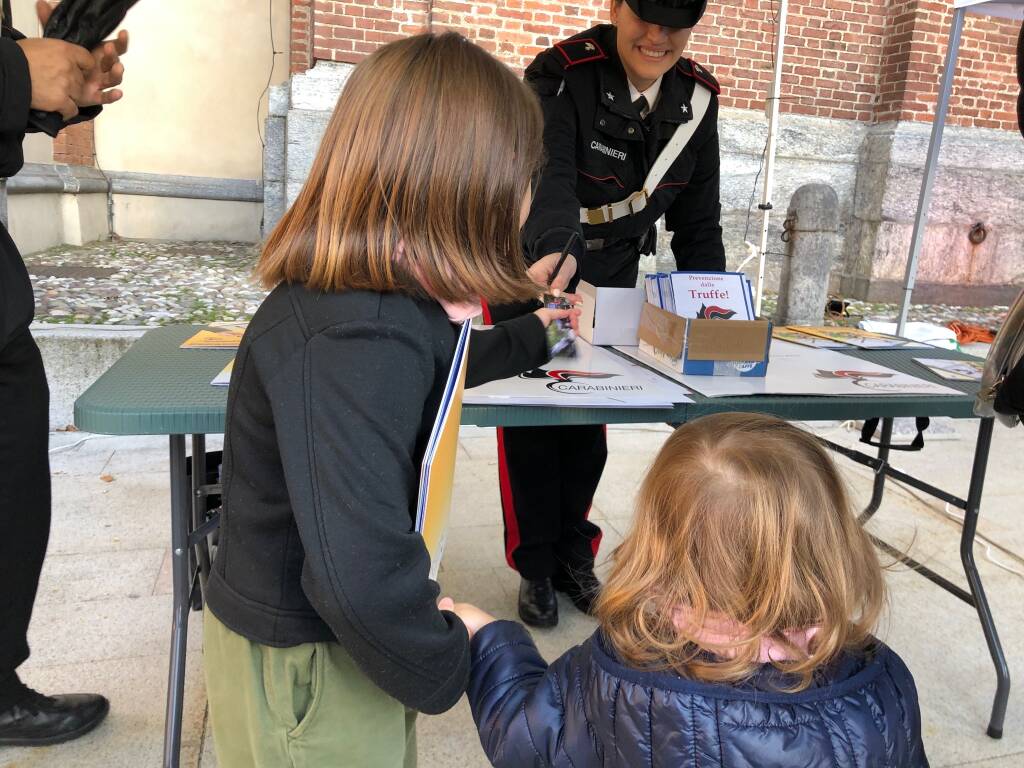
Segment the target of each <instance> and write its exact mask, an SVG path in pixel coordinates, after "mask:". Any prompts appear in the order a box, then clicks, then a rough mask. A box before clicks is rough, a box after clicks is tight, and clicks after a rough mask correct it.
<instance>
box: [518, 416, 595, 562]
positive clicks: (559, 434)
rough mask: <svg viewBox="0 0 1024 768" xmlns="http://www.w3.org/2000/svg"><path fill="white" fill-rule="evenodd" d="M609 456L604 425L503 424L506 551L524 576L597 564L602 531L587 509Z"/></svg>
mask: <svg viewBox="0 0 1024 768" xmlns="http://www.w3.org/2000/svg"><path fill="white" fill-rule="evenodd" d="M606 457H607V446H606V444H605V439H604V427H603V426H589V425H588V426H573V427H505V428H501V429H499V430H498V462H499V474H500V485H501V501H502V509H503V511H504V522H505V555H506V558H507V559H508V562H509V565H511V566H512V567H514V568H515V569H516V570H518V571H519V573H520V574H521V575H522V576H523V577H524V578H528V579H541V578H545V577H548V576H554V575H556V573H557V572H558V571H559V570H560V569H563V568H573V569H576V568H580V567H585V566H586V565H588V564H589V563H591V562H593V558H594V553H595V552H596V549H597V544H598V542H599V541H600V538H601V529H600V528H598V527H597V526H596V525H594V524H593V523H591V522H589V521H588V520H587V515H588V514H589V512H590V505H591V502H592V500H593V497H594V491H595V490H596V489H597V484H598V482H599V481H600V479H601V472H602V470H603V469H604V463H605V458H606Z"/></svg>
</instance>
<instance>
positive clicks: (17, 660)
mask: <svg viewBox="0 0 1024 768" xmlns="http://www.w3.org/2000/svg"><path fill="white" fill-rule="evenodd" d="M49 400H50V395H49V389H48V388H47V385H46V373H45V371H44V370H43V361H42V358H41V357H40V356H39V348H38V347H37V346H36V343H35V340H33V338H32V335H31V334H30V333H29V332H28V331H25V332H24V333H22V334H20V335H19V336H17V337H15V338H14V339H12V340H10V341H9V342H7V344H6V346H4V347H3V349H0V585H2V586H0V710H2V709H4V708H5V704H6V705H8V706H9V704H10V703H11V702H4V698H5V696H9V695H10V693H11V692H12V691H15V689H16V688H17V689H18V690H20V685H19V684H18V683H17V676H16V675H15V670H16V669H17V667H18V665H20V664H21V663H22V662H24V661H25V660H26V659H27V658H28V654H29V650H28V638H27V635H28V623H29V619H30V618H31V617H32V604H33V603H34V602H35V597H36V588H37V587H38V586H39V573H40V571H41V570H42V567H43V556H44V555H45V554H46V543H47V540H48V539H49V535H50V459H49V454H48V452H47V439H48V438H47V425H48V411H49ZM15 692H17V691H15Z"/></svg>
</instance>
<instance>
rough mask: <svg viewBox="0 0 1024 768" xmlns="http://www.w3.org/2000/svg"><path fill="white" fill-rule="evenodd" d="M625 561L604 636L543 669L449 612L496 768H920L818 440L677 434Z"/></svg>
mask: <svg viewBox="0 0 1024 768" xmlns="http://www.w3.org/2000/svg"><path fill="white" fill-rule="evenodd" d="M613 563H614V564H613V567H612V572H611V576H610V577H609V579H608V581H607V584H606V585H605V587H604V589H603V590H602V592H601V593H600V596H599V598H598V601H597V606H596V613H597V617H598V620H599V622H600V628H599V629H598V631H597V632H596V633H595V634H594V636H593V637H591V638H590V639H589V640H588V641H587V642H585V643H584V644H583V645H581V646H578V647H576V648H573V649H572V650H570V651H569V652H568V653H566V654H565V655H563V656H562V657H561V658H559V659H558V660H557V661H555V662H554V663H553V664H552V665H551V666H550V667H548V665H547V664H546V663H545V662H544V660H543V659H542V658H541V657H540V655H539V654H538V652H537V649H536V647H535V646H534V645H533V642H532V641H531V640H530V638H529V635H528V634H527V633H526V631H525V630H524V629H523V627H521V626H520V625H519V624H516V623H513V622H495V621H493V619H492V618H491V617H489V616H488V615H487V614H485V613H483V612H482V611H480V610H479V609H478V608H474V607H473V606H470V605H465V604H453V607H454V609H455V611H456V613H457V614H458V615H459V616H460V617H461V618H462V619H463V621H465V622H466V625H467V626H468V627H469V628H470V631H471V632H474V635H475V636H474V638H473V643H472V652H473V669H472V672H471V676H470V686H469V699H470V704H471V705H472V708H473V716H474V719H475V720H476V723H477V726H478V728H479V729H480V739H481V742H482V743H483V746H484V749H485V751H486V752H487V754H488V756H489V757H490V759H491V761H492V762H493V764H494V765H496V766H509V767H510V768H511V767H512V766H522V765H563V764H564V765H574V766H576V768H584V766H622V767H623V768H626V767H627V766H630V767H631V766H638V765H653V766H659V765H663V766H670V765H672V766H675V765H691V764H693V765H697V764H699V765H701V766H703V767H704V768H712V767H714V766H719V767H721V766H730V767H731V768H741V767H746V768H754V767H755V766H756V767H757V768H766V767H767V766H822V767H824V766H828V767H829V768H846V767H847V766H849V767H850V768H856V767H857V766H865V765H870V766H891V767H893V768H918V767H920V766H927V765H928V762H927V759H926V757H925V754H924V747H923V745H922V742H921V717H920V712H919V708H918V703H917V693H916V690H915V687H914V682H913V679H912V678H911V675H910V672H909V671H908V670H907V668H906V666H905V665H904V663H903V661H902V660H901V659H900V658H899V657H898V656H897V655H896V654H895V653H894V652H893V651H891V650H890V649H889V648H887V647H886V646H885V645H884V644H883V643H882V642H880V641H879V640H877V639H875V638H874V637H872V634H871V633H872V631H873V629H874V627H875V625H876V624H877V622H878V618H879V614H880V612H881V610H882V607H883V604H884V601H885V585H884V581H883V579H882V573H881V569H880V567H879V563H878V560H877V558H876V556H875V552H874V549H873V548H872V545H871V541H870V539H869V538H868V536H867V534H866V533H865V532H864V531H863V530H862V529H861V528H860V526H859V525H858V523H857V520H856V518H855V516H854V515H853V512H852V510H851V507H850V504H849V500H848V498H847V494H846V490H845V489H844V487H843V483H842V480H841V478H840V477H839V474H838V472H837V471H836V468H835V466H834V465H833V463H832V460H831V458H830V457H829V455H828V453H827V452H826V450H825V448H824V447H823V446H822V445H821V444H820V443H819V441H818V440H816V439H815V438H814V437H813V436H812V435H810V434H808V433H806V432H804V431H803V430H801V429H799V428H797V427H795V426H793V425H791V424H789V423H787V422H785V421H781V420H780V419H776V418H774V417H771V416H761V415H756V414H738V413H736V414H720V415H716V416H708V417H705V418H702V419H698V420H696V421H694V422H691V423H689V424H686V425H685V426H683V427H680V428H679V429H678V430H676V431H675V432H674V433H673V434H672V436H671V437H670V438H669V439H668V441H667V442H666V443H665V445H664V446H663V447H662V449H661V451H660V453H659V454H658V456H657V458H656V459H655V461H654V465H653V466H652V467H651V469H650V471H649V473H648V474H647V477H646V478H645V479H644V482H643V484H642V486H641V488H640V493H639V498H638V501H637V506H636V515H635V519H634V523H633V527H632V530H631V531H630V532H629V534H628V535H627V536H626V538H625V540H624V541H623V543H622V544H621V545H620V546H619V547H618V549H616V551H615V553H614V556H613ZM448 604H449V601H448V599H447V598H446V599H445V601H442V605H448ZM538 755H539V756H540V757H539V759H537V756H538Z"/></svg>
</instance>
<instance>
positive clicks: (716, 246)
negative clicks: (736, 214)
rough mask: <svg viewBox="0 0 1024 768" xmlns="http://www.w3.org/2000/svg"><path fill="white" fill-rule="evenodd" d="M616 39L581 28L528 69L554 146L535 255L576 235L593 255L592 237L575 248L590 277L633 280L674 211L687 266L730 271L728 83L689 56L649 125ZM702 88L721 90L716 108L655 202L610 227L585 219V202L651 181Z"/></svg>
mask: <svg viewBox="0 0 1024 768" xmlns="http://www.w3.org/2000/svg"><path fill="white" fill-rule="evenodd" d="M615 35H616V30H615V27H613V26H611V25H607V24H603V25H600V26H597V27H594V28H593V29H589V30H587V31H586V32H581V33H580V34H578V35H576V36H574V37H571V38H569V39H568V40H564V41H562V42H560V43H557V44H555V45H554V46H553V47H552V48H549V49H548V50H546V51H544V52H543V53H541V54H540V55H538V56H537V58H536V59H535V60H534V61H533V63H532V64H530V66H529V67H528V68H527V70H526V82H528V83H529V84H530V85H531V86H532V87H533V89H534V90H535V91H536V93H537V94H538V96H539V97H540V99H541V104H542V106H543V109H544V147H545V150H546V152H547V163H546V165H545V167H544V170H543V172H542V174H541V177H540V182H539V184H538V185H537V188H536V193H535V196H534V201H533V206H532V208H531V209H530V217H529V219H528V220H527V222H526V226H525V228H524V231H523V243H524V248H525V250H526V253H527V258H528V260H529V261H531V262H532V261H536V260H537V259H539V258H541V257H542V256H545V255H547V254H549V253H554V252H558V251H560V250H561V249H562V248H563V246H564V245H565V244H566V242H568V240H569V237H570V234H571V233H572V232H573V231H576V232H579V233H580V234H581V235H582V238H583V240H589V241H591V252H590V253H587V254H585V253H584V246H583V243H582V242H577V244H576V245H575V246H574V247H573V249H572V253H573V255H574V256H576V258H577V261H578V262H579V263H580V264H581V272H582V277H583V278H584V279H586V280H588V281H589V282H592V283H595V284H597V285H621V286H632V285H634V284H635V282H636V277H637V255H638V253H640V252H644V253H647V252H653V246H654V242H653V236H652V234H651V231H652V228H653V227H654V223H655V222H656V221H657V220H658V219H659V218H660V217H661V216H662V215H663V214H664V216H665V224H666V226H667V228H668V230H669V231H671V232H672V233H673V237H672V251H673V253H674V254H675V257H676V263H677V265H678V267H679V268H680V269H690V270H723V269H725V249H724V247H723V245H722V227H721V223H720V218H721V205H720V203H719V165H720V159H719V150H718V98H717V94H718V91H719V86H718V83H717V81H716V80H715V79H714V77H712V76H711V74H710V73H709V72H708V71H707V70H706V69H704V68H703V67H701V66H700V65H698V64H695V63H694V62H692V61H690V60H688V59H680V61H679V62H678V64H676V66H675V67H673V68H672V69H671V70H669V71H668V72H667V73H665V76H664V78H663V80H662V83H661V90H660V92H659V97H658V102H657V104H655V106H654V110H653V112H652V113H651V114H650V115H649V116H648V118H647V120H645V121H643V122H641V120H640V116H639V114H638V113H637V112H636V110H635V108H634V107H633V105H632V103H631V101H630V98H629V86H628V83H627V80H626V73H625V70H624V69H623V67H622V64H621V62H620V61H619V58H618V54H617V53H616V48H615ZM698 84H700V85H701V86H703V87H706V88H709V89H710V90H711V91H712V94H713V95H712V99H711V104H710V106H709V107H708V110H707V113H706V114H705V116H704V118H703V120H702V121H701V124H700V127H699V128H698V129H697V132H696V133H695V135H694V136H693V138H691V139H690V142H689V144H688V145H687V147H686V148H685V149H684V150H683V152H682V153H681V154H680V155H679V157H678V158H677V160H676V161H675V163H673V165H672V166H671V168H669V171H668V173H667V174H666V175H665V177H664V178H663V179H662V180H661V182H660V183H659V185H658V188H657V191H656V192H655V194H654V196H653V198H652V199H651V200H650V201H648V204H647V207H646V208H645V209H644V210H643V211H642V212H640V213H638V214H634V215H632V216H628V217H625V218H622V219H618V220H616V221H613V222H609V223H607V224H601V225H597V226H591V225H589V224H586V225H581V224H580V210H579V209H580V207H581V206H582V207H585V208H592V207H596V206H598V205H602V204H608V203H613V202H618V201H620V200H623V199H625V198H627V197H629V195H630V194H631V193H633V192H635V191H637V190H639V189H640V188H641V187H642V186H643V183H644V179H645V178H646V177H647V174H648V172H649V170H650V167H651V165H652V164H653V162H654V160H655V159H656V158H657V157H658V154H659V153H660V152H661V149H662V148H663V147H664V146H665V144H666V143H668V141H669V139H670V138H671V137H672V134H673V133H674V132H675V129H676V128H677V127H678V126H679V125H680V124H681V123H684V122H688V121H689V120H690V119H692V113H693V110H692V108H691V106H690V99H691V96H692V95H693V91H694V88H695V87H697V85H698ZM645 123H646V125H645ZM595 241H603V243H602V242H595Z"/></svg>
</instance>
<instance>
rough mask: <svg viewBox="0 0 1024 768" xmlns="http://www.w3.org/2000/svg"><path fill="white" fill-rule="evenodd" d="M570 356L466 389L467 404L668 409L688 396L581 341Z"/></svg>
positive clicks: (689, 399)
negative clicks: (575, 351)
mask: <svg viewBox="0 0 1024 768" xmlns="http://www.w3.org/2000/svg"><path fill="white" fill-rule="evenodd" d="M576 350H577V353H576V355H575V356H574V357H563V356H558V357H555V358H553V359H552V360H551V361H550V362H549V363H547V364H546V365H543V366H541V367H540V368H535V369H533V370H532V371H526V372H525V373H522V374H520V375H519V376H515V377H513V378H510V379H501V380H499V381H492V382H488V383H487V384H481V385H480V386H479V387H473V388H472V389H467V390H466V394H465V397H464V399H463V402H464V403H466V404H467V405H469V404H472V405H526V406H531V405H532V406H546V407H549V408H550V407H559V408H671V407H672V406H673V404H675V403H690V402H693V400H692V399H691V398H690V397H689V396H688V394H687V392H686V390H685V389H683V388H682V387H680V386H679V385H678V384H674V383H672V382H671V381H666V380H665V378H664V377H662V376H659V375H658V374H656V373H653V372H651V371H649V370H647V369H646V368H644V367H643V366H640V365H637V364H636V363H634V362H633V361H631V360H627V359H624V358H622V357H620V356H619V355H616V354H615V353H614V352H610V351H608V350H607V349H604V348H602V347H595V346H592V345H590V344H588V343H587V342H585V341H583V340H582V339H577V340H576Z"/></svg>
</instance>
